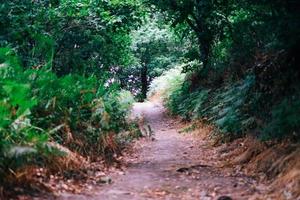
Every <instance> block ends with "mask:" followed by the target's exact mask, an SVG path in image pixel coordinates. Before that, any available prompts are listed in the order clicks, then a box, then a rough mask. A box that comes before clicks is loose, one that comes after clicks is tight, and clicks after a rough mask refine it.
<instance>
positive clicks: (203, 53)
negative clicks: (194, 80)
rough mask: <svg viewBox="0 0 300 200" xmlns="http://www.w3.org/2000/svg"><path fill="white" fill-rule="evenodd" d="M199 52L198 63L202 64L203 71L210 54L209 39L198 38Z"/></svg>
mask: <svg viewBox="0 0 300 200" xmlns="http://www.w3.org/2000/svg"><path fill="white" fill-rule="evenodd" d="M198 43H199V51H200V61H202V63H203V69H205V68H206V67H207V65H208V59H209V54H210V43H211V41H210V40H209V39H204V38H201V37H200V36H199V37H198Z"/></svg>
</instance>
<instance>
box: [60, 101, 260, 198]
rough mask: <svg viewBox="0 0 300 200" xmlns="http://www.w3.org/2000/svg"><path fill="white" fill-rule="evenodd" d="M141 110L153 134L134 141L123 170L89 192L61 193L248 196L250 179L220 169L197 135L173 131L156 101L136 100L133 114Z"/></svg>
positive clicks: (251, 185)
mask: <svg viewBox="0 0 300 200" xmlns="http://www.w3.org/2000/svg"><path fill="white" fill-rule="evenodd" d="M142 113H143V114H144V116H145V119H146V120H147V121H148V123H149V124H150V126H151V128H152V129H153V131H154V134H155V135H154V138H155V140H153V141H152V140H150V139H148V140H142V141H139V142H138V143H137V145H136V146H137V147H136V150H137V152H139V153H138V156H137V157H136V158H132V159H130V160H129V161H128V168H127V169H126V170H125V172H124V174H118V175H112V184H109V185H106V186H103V187H101V188H100V191H99V193H97V194H96V195H95V196H90V197H86V196H69V197H67V196H65V197H64V198H63V199H72V200H76V199H105V200H113V199H118V200H127V199H128V200H134V199H136V200H142V199H201V200H210V199H211V200H213V199H218V198H219V197H220V196H223V195H228V196H230V197H231V198H232V199H239V200H241V199H249V197H251V196H252V194H254V193H257V191H256V189H255V185H256V182H255V180H253V179H251V178H249V177H246V176H243V175H235V176H232V175H231V174H228V173H226V172H225V171H224V170H223V169H221V168H219V166H218V164H217V162H215V161H216V160H218V158H216V157H215V156H216V155H215V154H214V152H213V151H211V149H210V148H209V147H208V145H207V143H206V142H205V141H203V140H200V141H199V140H195V138H194V139H193V138H192V137H191V136H186V135H182V134H179V133H178V130H176V128H175V127H176V126H175V124H174V123H175V122H174V121H173V120H172V119H170V118H168V117H166V116H165V115H164V108H163V107H162V106H161V105H160V104H159V103H151V102H146V103H138V104H135V106H134V114H135V115H140V114H142Z"/></svg>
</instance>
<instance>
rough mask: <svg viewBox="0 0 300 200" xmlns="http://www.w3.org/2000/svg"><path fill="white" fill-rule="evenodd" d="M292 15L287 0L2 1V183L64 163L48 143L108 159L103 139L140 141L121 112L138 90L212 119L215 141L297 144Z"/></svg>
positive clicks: (108, 144)
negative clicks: (28, 169)
mask: <svg viewBox="0 0 300 200" xmlns="http://www.w3.org/2000/svg"><path fill="white" fill-rule="evenodd" d="M299 8H300V4H299V3H298V1H294V0H276V1H274V0H260V1H258V0H217V1H212V0H180V1H179V0H111V1H107V0H35V1H33V0H22V1H17V0H10V1H3V2H1V4H0V176H1V177H7V176H9V175H11V174H14V172H15V171H16V170H17V169H20V168H21V167H22V166H27V165H29V164H30V165H31V164H33V165H36V166H45V160H46V159H47V158H49V157H50V155H51V156H53V155H56V156H63V155H62V153H61V152H60V151H58V150H57V149H56V148H54V147H53V145H51V143H56V144H60V145H62V146H64V147H67V148H68V149H70V150H71V151H72V152H76V153H78V154H80V155H82V156H84V157H91V158H96V157H98V156H102V157H112V155H113V154H114V153H115V152H116V151H117V149H118V147H116V145H115V143H114V142H112V141H111V140H116V138H118V139H119V140H120V141H124V138H122V137H123V134H120V133H124V132H126V131H129V132H132V133H130V134H131V135H132V136H139V134H140V133H139V132H138V131H137V130H136V129H137V126H136V125H135V124H132V122H128V120H127V115H128V113H129V112H130V109H131V106H132V104H133V102H134V101H135V100H138V101H143V100H145V99H146V97H147V92H148V94H149V95H152V94H154V93H157V92H158V93H160V95H162V97H163V98H164V100H165V103H166V106H167V107H168V109H169V110H170V112H171V113H173V114H175V115H180V116H182V117H183V118H184V119H186V120H195V119H203V120H206V121H207V122H208V123H213V124H214V125H215V126H216V127H217V128H218V129H219V130H220V131H219V132H218V134H219V133H220V134H222V135H223V136H224V139H225V140H230V139H233V138H237V137H242V136H244V135H246V134H252V135H255V136H257V137H259V138H261V139H264V140H270V139H294V140H297V141H298V140H299V128H300V121H299V120H300V99H299V96H300V73H299V68H298V66H299V58H298V57H297V55H298V54H297V53H298V52H299V49H300V48H299V44H300V12H299ZM124 137H125V136H124ZM112 138H113V139H112ZM5 181H7V180H6V179H5V178H3V179H1V180H0V184H2V185H3V184H4V183H5ZM0 189H1V188H0ZM0 197H1V191H0Z"/></svg>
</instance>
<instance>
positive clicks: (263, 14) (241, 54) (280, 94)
mask: <svg viewBox="0 0 300 200" xmlns="http://www.w3.org/2000/svg"><path fill="white" fill-rule="evenodd" d="M149 2H150V3H151V4H152V5H155V6H156V7H157V8H158V9H160V10H161V11H162V12H163V13H164V14H165V16H166V20H167V21H169V22H170V23H172V25H173V27H174V29H175V30H176V31H177V32H178V33H179V34H181V35H182V36H184V37H186V38H188V40H189V41H193V42H194V43H193V44H192V45H191V46H192V47H191V48H189V49H188V53H186V54H185V55H184V59H183V61H184V62H186V60H187V61H193V60H194V59H196V60H199V61H200V63H199V64H197V62H194V63H193V64H186V65H185V67H184V68H183V71H184V72H186V73H187V75H186V80H185V81H184V82H183V83H182V84H179V85H176V84H175V88H174V87H173V88H172V90H171V91H172V92H171V94H169V95H167V97H166V99H165V101H166V105H167V106H168V108H169V110H170V111H171V113H173V114H176V115H181V116H182V117H183V118H185V119H187V120H192V119H199V118H200V119H206V120H207V121H208V122H210V123H213V124H215V125H216V126H217V127H218V128H219V129H220V132H221V133H223V134H224V136H225V138H227V139H230V138H236V137H241V136H243V135H245V134H247V133H252V134H254V135H255V136H258V137H260V138H262V139H274V138H280V139H284V138H290V137H292V138H296V139H299V131H298V129H299V126H300V123H299V120H298V119H299V118H300V110H299V106H298V104H299V98H297V97H298V96H299V89H300V82H299V80H300V74H299V69H298V68H297V66H298V65H299V59H298V58H297V56H296V54H297V53H296V52H297V51H298V50H299V42H300V37H299V35H300V34H299V31H300V22H299V21H300V20H299V19H300V15H299V6H300V5H299V3H297V2H295V1H268V0H266V1H248V0H243V1H222V0H221V1H210V0H201V1H189V0H186V1H173V0H170V1H149ZM197 48H199V51H198V53H196V54H195V53H193V52H194V49H197ZM198 55H200V59H199V56H198ZM170 76H171V77H172V76H174V79H175V77H176V76H177V75H176V74H174V73H173V72H168V74H167V75H164V77H165V78H166V77H170ZM162 79H164V78H162ZM171 79H172V78H171ZM159 80H160V79H157V81H156V82H159ZM166 80H169V78H168V79H166ZM154 82H155V81H154ZM162 82H164V81H162ZM166 83H168V82H167V81H166V82H165V83H160V86H158V87H164V88H167V89H166V90H169V88H168V87H169V86H164V84H166ZM168 85H169V83H168ZM154 87H155V86H154Z"/></svg>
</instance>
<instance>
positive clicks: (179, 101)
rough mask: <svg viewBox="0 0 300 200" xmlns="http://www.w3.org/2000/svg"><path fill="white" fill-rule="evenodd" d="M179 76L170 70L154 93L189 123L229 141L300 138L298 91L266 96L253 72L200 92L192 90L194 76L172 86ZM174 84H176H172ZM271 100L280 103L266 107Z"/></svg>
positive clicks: (202, 86) (156, 86)
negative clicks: (212, 127)
mask: <svg viewBox="0 0 300 200" xmlns="http://www.w3.org/2000/svg"><path fill="white" fill-rule="evenodd" d="M175 69H176V68H175ZM178 72H179V71H178ZM178 76H179V75H178V74H176V73H174V69H173V70H169V71H167V72H166V73H165V74H164V75H163V76H161V77H159V78H157V79H156V80H154V83H155V84H152V88H151V89H150V91H157V92H158V93H160V91H165V92H163V95H162V96H163V98H164V101H165V104H166V106H167V108H168V110H169V111H170V113H171V114H173V115H179V116H181V117H182V118H183V119H185V120H188V121H191V120H197V119H202V120H205V121H206V122H207V123H211V124H214V125H215V127H216V128H217V129H218V131H216V133H218V134H221V136H222V138H223V139H224V140H226V141H228V140H232V139H234V138H239V137H243V136H245V135H246V134H252V135H254V136H256V137H258V138H260V139H262V140H270V139H284V138H293V139H296V140H297V138H299V131H298V130H299V128H300V127H299V124H300V121H299V119H300V108H299V103H300V101H299V92H297V90H296V91H295V90H292V92H290V93H288V94H284V95H282V96H277V93H276V92H274V94H272V93H271V92H272V91H270V92H264V91H262V90H261V89H260V87H261V85H262V83H261V80H259V79H257V78H256V77H257V75H256V74H255V73H253V72H251V71H250V72H249V73H247V74H246V75H245V77H244V78H241V79H239V80H236V81H232V79H231V81H228V82H224V84H223V85H220V86H218V87H216V86H211V85H210V84H202V85H200V86H198V87H197V88H196V89H194V88H193V87H192V84H193V82H192V81H191V80H190V77H191V76H192V75H190V74H188V75H184V74H182V75H181V77H183V78H182V79H180V81H177V82H176V81H174V82H172V80H178V78H177V77H178ZM206 79H209V77H207V78H206ZM281 79H282V77H281ZM170 80H171V81H170ZM200 81H202V82H205V83H207V81H206V80H200ZM210 81H211V80H210ZM170 82H172V84H168V83H170ZM258 86H259V87H258ZM294 86H296V85H294ZM296 88H297V87H296ZM166 94H167V95H166ZM268 99H276V101H275V100H274V101H273V102H272V101H271V102H270V101H269V102H268V103H265V102H266V101H267V100H268ZM216 133H214V134H216Z"/></svg>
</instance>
